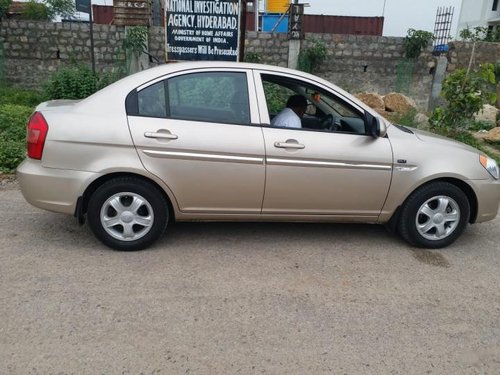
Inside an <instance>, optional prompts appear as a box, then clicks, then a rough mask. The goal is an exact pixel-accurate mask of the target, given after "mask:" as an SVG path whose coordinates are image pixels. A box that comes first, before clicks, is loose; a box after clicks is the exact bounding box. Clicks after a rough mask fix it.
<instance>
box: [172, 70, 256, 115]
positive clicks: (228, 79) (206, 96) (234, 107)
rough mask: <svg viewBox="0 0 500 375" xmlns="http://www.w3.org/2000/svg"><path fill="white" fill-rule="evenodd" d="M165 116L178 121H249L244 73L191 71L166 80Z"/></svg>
mask: <svg viewBox="0 0 500 375" xmlns="http://www.w3.org/2000/svg"><path fill="white" fill-rule="evenodd" d="M167 92H168V95H167V97H168V108H169V112H170V113H169V117H171V118H175V119H181V120H192V121H208V122H219V123H229V124H249V123H250V106H249V102H248V86H247V77H246V74H245V73H239V72H234V73H233V72H207V73H192V74H186V75H182V76H177V77H173V78H170V79H169V80H168V81H167Z"/></svg>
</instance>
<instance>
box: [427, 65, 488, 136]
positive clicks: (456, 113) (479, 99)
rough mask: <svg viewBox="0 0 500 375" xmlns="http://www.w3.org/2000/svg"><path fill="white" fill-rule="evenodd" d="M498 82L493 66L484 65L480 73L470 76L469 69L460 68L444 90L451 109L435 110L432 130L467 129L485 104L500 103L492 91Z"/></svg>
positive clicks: (447, 80)
mask: <svg viewBox="0 0 500 375" xmlns="http://www.w3.org/2000/svg"><path fill="white" fill-rule="evenodd" d="M495 83H496V78H495V73H494V68H493V65H492V64H483V65H481V69H480V70H479V71H477V72H470V73H469V74H467V71H466V70H465V69H458V70H456V71H455V72H453V73H452V74H450V75H448V76H447V77H446V78H445V80H444V81H443V88H442V91H441V96H442V97H443V98H444V99H446V101H447V106H446V107H444V108H441V107H438V108H436V109H435V110H434V112H433V113H432V116H431V118H430V120H429V122H430V124H431V128H439V127H446V128H458V127H462V128H467V125H468V124H470V123H471V120H472V118H473V116H474V115H475V114H476V113H478V112H479V111H480V110H481V109H482V108H483V105H484V104H485V103H493V102H494V101H495V100H496V94H495V93H494V92H492V89H491V85H494V84H495Z"/></svg>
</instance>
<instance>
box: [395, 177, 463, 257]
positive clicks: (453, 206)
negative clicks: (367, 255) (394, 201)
mask: <svg viewBox="0 0 500 375" xmlns="http://www.w3.org/2000/svg"><path fill="white" fill-rule="evenodd" d="M469 216H470V205H469V201H468V199H467V196H466V195H465V193H464V192H463V191H462V190H461V189H460V188H458V187H457V186H455V185H453V184H450V183H448V182H434V183H430V184H428V185H424V186H422V187H420V188H419V189H417V190H416V191H414V192H413V193H412V194H411V195H410V196H409V197H408V199H407V200H406V202H405V203H404V205H403V207H402V211H401V217H400V221H399V225H398V230H399V233H400V234H401V236H402V237H403V238H404V239H405V240H406V241H407V242H409V243H410V244H411V245H414V246H418V247H427V248H432V249H437V248H442V247H445V246H448V245H450V244H452V243H453V242H454V241H455V240H456V239H457V238H458V237H459V236H460V235H461V234H462V232H463V231H464V229H465V227H466V226H467V223H468V221H469Z"/></svg>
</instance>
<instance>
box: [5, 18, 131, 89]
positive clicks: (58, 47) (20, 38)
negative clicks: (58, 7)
mask: <svg viewBox="0 0 500 375" xmlns="http://www.w3.org/2000/svg"><path fill="white" fill-rule="evenodd" d="M124 36H125V30H124V28H123V27H118V26H112V25H95V26H94V46H95V58H96V68H97V69H98V70H109V69H110V67H111V66H112V65H113V64H116V63H119V62H123V61H124V59H125V56H124V54H123V53H122V52H121V49H120V47H121V41H122V40H123V38H124ZM0 42H3V47H4V55H5V64H4V65H5V79H6V80H7V82H8V83H11V84H14V85H19V86H23V87H32V88H36V87H40V86H41V85H42V84H43V82H44V81H45V80H46V79H47V78H48V77H49V75H50V74H51V73H52V72H54V71H56V70H57V68H58V67H59V66H61V65H64V64H68V63H70V62H71V61H77V62H83V63H89V62H90V61H91V60H90V38H89V25H87V24H78V23H54V22H34V21H33V22H32V21H29V22H28V21H2V23H1V25H0Z"/></svg>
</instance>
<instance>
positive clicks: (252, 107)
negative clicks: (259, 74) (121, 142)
mask: <svg viewBox="0 0 500 375" xmlns="http://www.w3.org/2000/svg"><path fill="white" fill-rule="evenodd" d="M254 87H255V86H254V83H253V77H252V75H251V73H249V72H248V71H246V70H244V69H229V70H228V69H224V70H222V69H198V70H191V71H183V72H181V73H176V74H175V75H171V76H168V77H163V78H161V79H158V80H156V81H153V82H150V83H148V84H145V85H143V86H141V87H139V88H137V89H136V90H134V92H132V93H130V94H129V97H128V98H127V113H128V122H129V128H130V132H131V134H132V138H133V141H134V144H135V146H136V148H137V150H138V153H139V157H140V159H141V161H142V163H143V165H144V167H145V168H146V169H147V170H148V171H149V172H150V173H153V174H154V175H156V176H158V177H159V178H161V179H162V180H163V181H164V182H165V184H166V185H167V186H168V187H169V188H170V189H171V191H172V192H173V194H174V195H175V199H176V201H177V204H178V207H179V209H180V211H182V212H185V213H212V214H213V213H215V214H218V213H223V214H225V213H230V214H238V213H247V214H248V213H250V214H260V210H261V206H262V199H263V193H264V178H265V167H264V163H263V161H264V142H263V137H262V130H261V128H260V126H259V125H253V124H254V123H258V112H257V106H256V96H255V89H254Z"/></svg>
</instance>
